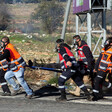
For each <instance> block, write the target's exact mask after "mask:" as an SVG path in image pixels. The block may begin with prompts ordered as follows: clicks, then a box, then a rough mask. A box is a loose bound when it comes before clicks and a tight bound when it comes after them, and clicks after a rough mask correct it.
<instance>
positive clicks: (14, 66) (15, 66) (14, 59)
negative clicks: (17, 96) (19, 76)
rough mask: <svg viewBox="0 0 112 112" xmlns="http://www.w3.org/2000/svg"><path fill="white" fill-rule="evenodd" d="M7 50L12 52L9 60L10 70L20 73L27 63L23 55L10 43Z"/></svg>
mask: <svg viewBox="0 0 112 112" xmlns="http://www.w3.org/2000/svg"><path fill="white" fill-rule="evenodd" d="M5 49H8V50H9V51H10V57H9V60H10V62H9V63H8V64H9V69H10V70H12V71H18V70H19V69H20V68H21V67H22V68H23V67H24V66H25V65H26V63H25V61H24V59H23V58H22V57H21V55H20V54H19V53H18V52H17V50H16V48H15V47H14V46H13V45H12V44H11V43H9V44H8V45H7V46H6V48H5Z"/></svg>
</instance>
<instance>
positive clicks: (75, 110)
mask: <svg viewBox="0 0 112 112" xmlns="http://www.w3.org/2000/svg"><path fill="white" fill-rule="evenodd" d="M54 90H55V88H52V91H50V90H49V88H46V90H45V88H41V89H38V90H37V91H36V93H38V95H37V96H36V97H35V98H34V99H26V98H24V95H25V94H24V93H22V94H19V95H17V96H5V97H4V96H0V112H112V96H106V97H105V98H104V99H103V100H99V101H98V102H93V101H91V102H90V101H87V100H86V99H85V97H84V96H82V97H75V96H72V95H69V94H68V95H67V98H68V101H67V102H60V103H59V102H56V101H55V98H56V97H58V96H59V92H57V91H56V90H55V91H54ZM48 91H50V92H48ZM41 92H43V93H44V94H41Z"/></svg>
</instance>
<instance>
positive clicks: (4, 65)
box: [0, 49, 11, 96]
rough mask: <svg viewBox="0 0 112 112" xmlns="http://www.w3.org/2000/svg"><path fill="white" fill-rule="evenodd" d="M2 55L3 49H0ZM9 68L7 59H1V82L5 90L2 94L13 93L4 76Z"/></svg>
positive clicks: (8, 94)
mask: <svg viewBox="0 0 112 112" xmlns="http://www.w3.org/2000/svg"><path fill="white" fill-rule="evenodd" d="M0 55H2V49H1V51H0ZM7 68H8V63H7V60H6V59H3V60H0V83H1V84H0V85H1V88H2V90H3V93H2V94H1V95H2V96H10V95H11V92H10V89H9V87H8V85H7V81H6V80H5V78H4V75H5V73H6V71H7Z"/></svg>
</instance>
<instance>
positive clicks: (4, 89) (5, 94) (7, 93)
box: [2, 84, 11, 96]
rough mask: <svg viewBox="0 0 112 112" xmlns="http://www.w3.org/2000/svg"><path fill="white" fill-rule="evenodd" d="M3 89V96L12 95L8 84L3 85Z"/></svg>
mask: <svg viewBox="0 0 112 112" xmlns="http://www.w3.org/2000/svg"><path fill="white" fill-rule="evenodd" d="M2 90H3V93H2V96H11V92H10V89H9V87H8V85H7V84H6V85H2Z"/></svg>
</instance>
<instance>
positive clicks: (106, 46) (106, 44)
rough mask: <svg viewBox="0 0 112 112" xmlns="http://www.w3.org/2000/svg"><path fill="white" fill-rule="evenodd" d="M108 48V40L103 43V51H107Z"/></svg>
mask: <svg viewBox="0 0 112 112" xmlns="http://www.w3.org/2000/svg"><path fill="white" fill-rule="evenodd" d="M109 46H110V42H109V40H106V41H105V43H104V48H105V50H107V49H108V48H109Z"/></svg>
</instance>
